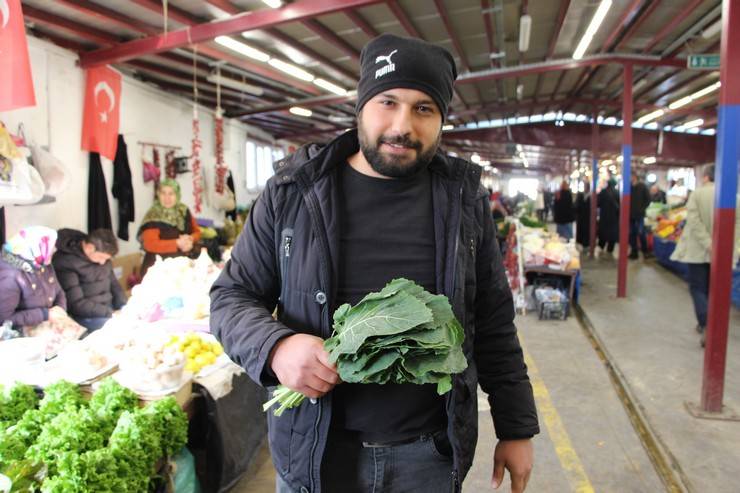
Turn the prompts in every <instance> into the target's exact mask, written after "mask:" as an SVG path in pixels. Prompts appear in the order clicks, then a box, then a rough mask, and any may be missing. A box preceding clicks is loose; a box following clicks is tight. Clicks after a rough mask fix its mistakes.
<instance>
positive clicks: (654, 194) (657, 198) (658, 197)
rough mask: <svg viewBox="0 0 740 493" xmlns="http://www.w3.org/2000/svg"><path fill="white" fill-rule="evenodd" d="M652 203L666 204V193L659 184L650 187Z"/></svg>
mask: <svg viewBox="0 0 740 493" xmlns="http://www.w3.org/2000/svg"><path fill="white" fill-rule="evenodd" d="M650 202H659V203H661V204H665V203H666V195H665V192H664V191H663V190H661V189H660V187H659V186H658V184H657V183H656V184H655V185H653V186H652V187H650Z"/></svg>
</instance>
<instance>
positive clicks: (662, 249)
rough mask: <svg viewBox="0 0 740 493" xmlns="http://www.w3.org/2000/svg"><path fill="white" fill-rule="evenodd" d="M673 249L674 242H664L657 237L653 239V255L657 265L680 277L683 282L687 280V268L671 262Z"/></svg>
mask: <svg viewBox="0 0 740 493" xmlns="http://www.w3.org/2000/svg"><path fill="white" fill-rule="evenodd" d="M675 249H676V242H675V241H671V240H664V239H663V238H661V237H659V236H657V235H655V236H654V237H653V253H654V254H655V260H657V261H658V263H659V264H660V265H662V266H663V267H665V268H666V269H668V270H670V271H671V272H673V273H675V274H678V275H679V276H681V278H683V280H688V276H689V268H688V267H687V266H686V264H684V263H683V262H676V261H674V260H671V254H672V253H673V251H674V250H675Z"/></svg>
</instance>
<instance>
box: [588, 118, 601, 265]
mask: <svg viewBox="0 0 740 493" xmlns="http://www.w3.org/2000/svg"><path fill="white" fill-rule="evenodd" d="M592 118H593V122H592V123H591V202H590V205H591V207H590V210H589V218H588V219H589V220H588V226H589V232H588V247H589V249H588V250H589V257H591V258H594V251H595V250H596V209H597V207H598V196H597V194H596V186H597V185H598V179H599V161H598V156H599V124H598V123H597V120H596V118H597V114H596V111H594V113H593V115H592Z"/></svg>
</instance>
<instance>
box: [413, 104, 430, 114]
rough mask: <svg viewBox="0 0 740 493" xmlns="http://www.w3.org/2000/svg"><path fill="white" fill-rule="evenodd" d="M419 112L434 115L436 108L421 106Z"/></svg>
mask: <svg viewBox="0 0 740 493" xmlns="http://www.w3.org/2000/svg"><path fill="white" fill-rule="evenodd" d="M417 111H418V112H419V113H434V108H432V107H431V106H424V105H421V106H419V107H418V108H417Z"/></svg>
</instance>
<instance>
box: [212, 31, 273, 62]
mask: <svg viewBox="0 0 740 493" xmlns="http://www.w3.org/2000/svg"><path fill="white" fill-rule="evenodd" d="M215 41H216V43H218V44H220V45H221V46H225V47H227V48H228V49H230V50H233V51H235V52H237V53H239V54H241V55H244V56H246V57H249V58H254V59H255V60H258V61H260V62H266V61H268V60H269V59H270V55H268V54H267V53H264V52H262V51H260V50H258V49H256V48H252V47H251V46H249V45H246V44H244V43H242V42H239V41H237V40H235V39H232V38H230V37H228V36H218V37H216V39H215Z"/></svg>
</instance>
